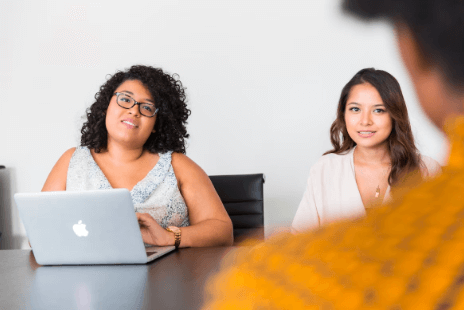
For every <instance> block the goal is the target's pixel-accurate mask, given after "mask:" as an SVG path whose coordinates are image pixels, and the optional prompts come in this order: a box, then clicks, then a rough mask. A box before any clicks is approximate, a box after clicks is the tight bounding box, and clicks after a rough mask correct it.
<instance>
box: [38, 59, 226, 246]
mask: <svg viewBox="0 0 464 310" xmlns="http://www.w3.org/2000/svg"><path fill="white" fill-rule="evenodd" d="M189 115H190V110H189V109H188V108H187V104H186V96H185V92H184V87H183V86H182V83H181V82H180V81H179V80H177V79H176V76H175V75H174V76H170V75H168V74H166V73H164V72H163V70H161V69H158V68H153V67H149V66H132V67H131V68H130V69H129V70H127V71H119V72H117V73H116V74H114V75H113V76H111V77H110V78H109V79H108V80H107V82H106V83H105V84H103V85H102V86H101V87H100V91H99V92H98V93H97V94H96V95H95V102H94V103H93V104H92V105H91V106H90V108H89V109H88V110H87V121H86V122H85V123H84V125H83V126H82V130H81V133H82V136H81V145H80V146H79V147H77V148H72V149H70V150H68V151H66V152H65V153H64V154H63V155H62V157H61V158H60V159H59V160H58V162H57V163H56V165H55V166H54V167H53V169H52V171H51V172H50V175H49V176H48V178H47V181H46V182H45V185H44V187H43V189H42V191H60V190H71V191H75V190H96V189H111V188H127V189H128V190H129V191H130V192H131V196H132V201H133V203H134V207H135V209H136V212H137V213H136V214H137V218H138V220H139V223H140V227H141V233H142V237H143V240H144V242H145V243H146V244H150V245H158V246H164V245H176V247H179V246H180V247H195V246H197V247H199V246H217V245H231V244H232V243H233V236H232V222H231V220H230V218H229V216H228V214H227V212H226V211H225V209H224V206H223V205H222V202H221V200H220V199H219V197H218V195H217V193H216V191H215V189H214V187H213V185H212V183H211V181H210V180H209V178H208V176H207V175H206V174H205V172H204V171H203V170H202V169H201V168H200V167H199V166H197V165H196V164H195V163H194V162H193V161H192V160H190V159H189V158H188V157H187V156H185V155H184V154H185V139H186V138H188V137H189V135H188V133H187V130H186V127H185V125H186V123H187V118H188V116H189Z"/></svg>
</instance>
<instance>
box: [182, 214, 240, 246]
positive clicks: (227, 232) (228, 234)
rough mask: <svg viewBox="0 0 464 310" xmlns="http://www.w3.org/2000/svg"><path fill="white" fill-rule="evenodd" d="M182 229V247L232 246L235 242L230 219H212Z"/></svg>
mask: <svg viewBox="0 0 464 310" xmlns="http://www.w3.org/2000/svg"><path fill="white" fill-rule="evenodd" d="M180 229H181V231H182V236H181V242H180V247H208V246H230V245H232V244H233V242H234V237H233V228H232V222H230V221H222V220H217V219H211V220H205V221H202V222H199V223H196V224H194V225H191V226H187V227H181V228H180Z"/></svg>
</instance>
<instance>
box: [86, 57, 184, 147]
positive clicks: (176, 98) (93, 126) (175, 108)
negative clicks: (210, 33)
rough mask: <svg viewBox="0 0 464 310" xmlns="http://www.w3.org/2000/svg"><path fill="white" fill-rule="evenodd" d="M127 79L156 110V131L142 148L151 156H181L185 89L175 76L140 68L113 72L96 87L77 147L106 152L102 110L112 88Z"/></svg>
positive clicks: (103, 111) (105, 106) (112, 91)
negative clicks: (150, 99) (169, 153)
mask: <svg viewBox="0 0 464 310" xmlns="http://www.w3.org/2000/svg"><path fill="white" fill-rule="evenodd" d="M128 80H138V81H140V82H142V84H143V85H144V86H145V87H146V88H147V89H148V91H149V92H150V94H151V95H152V96H153V99H154V100H155V105H156V107H157V108H159V110H158V114H157V116H156V122H155V127H154V129H155V130H156V132H155V133H152V134H151V135H150V136H149V137H148V139H147V141H146V142H145V144H144V145H143V148H144V149H146V150H148V151H149V152H151V153H164V152H167V151H173V152H179V153H183V154H185V139H186V138H188V137H189V134H188V133H187V128H186V126H185V125H186V124H187V118H188V117H189V115H190V110H189V109H188V108H187V100H186V96H185V88H184V87H183V86H182V83H181V82H180V81H179V80H178V76H177V75H176V74H174V75H172V76H171V75H169V74H167V73H165V72H163V70H162V69H159V68H153V67H150V66H141V65H136V66H132V67H130V68H129V69H128V70H126V71H118V72H116V73H115V74H114V75H113V76H110V77H109V79H108V80H107V81H106V83H105V84H103V85H102V86H101V87H100V91H99V92H97V93H96V94H95V102H94V103H93V104H92V105H91V106H90V108H88V109H87V121H86V122H85V123H84V124H83V126H82V129H81V134H82V135H81V146H87V147H88V148H90V149H93V150H95V152H97V153H100V152H101V151H103V150H105V149H106V147H107V144H108V131H107V129H106V124H105V118H106V110H107V109H108V105H109V104H110V100H111V97H112V96H113V94H114V92H115V90H116V88H118V87H119V85H121V84H122V83H123V82H125V81H128Z"/></svg>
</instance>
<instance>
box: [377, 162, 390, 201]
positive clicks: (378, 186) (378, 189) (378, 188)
mask: <svg viewBox="0 0 464 310" xmlns="http://www.w3.org/2000/svg"><path fill="white" fill-rule="evenodd" d="M390 168H391V164H389V165H388V168H387V169H385V171H384V173H383V175H382V179H383V178H384V177H385V175H386V174H387V171H388V170H390ZM387 182H388V181H387ZM379 196H380V184H378V185H377V188H376V189H375V196H374V197H375V198H379Z"/></svg>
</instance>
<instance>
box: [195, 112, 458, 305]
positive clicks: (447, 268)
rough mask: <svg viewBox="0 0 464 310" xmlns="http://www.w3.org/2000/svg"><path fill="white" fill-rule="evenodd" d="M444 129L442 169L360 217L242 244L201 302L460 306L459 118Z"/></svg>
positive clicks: (209, 286) (213, 303)
mask: <svg viewBox="0 0 464 310" xmlns="http://www.w3.org/2000/svg"><path fill="white" fill-rule="evenodd" d="M446 132H447V134H448V138H449V139H450V142H451V152H450V157H449V161H448V166H446V167H445V168H444V169H443V173H442V174H441V175H440V176H438V177H437V178H435V179H433V180H431V181H428V182H426V183H422V184H421V185H419V186H416V187H414V188H413V187H405V188H403V189H400V190H398V192H399V194H398V197H399V198H397V199H395V201H394V202H393V203H392V204H390V205H387V206H385V207H382V208H379V209H377V210H374V211H373V212H372V214H371V215H369V216H368V217H366V218H363V219H359V220H356V221H349V222H342V223H337V224H332V225H330V226H327V227H325V228H322V229H319V230H317V231H314V232H308V233H305V234H299V235H290V234H281V235H278V236H276V237H274V238H271V239H270V240H268V241H266V242H264V243H261V244H259V245H256V246H254V247H253V248H252V249H251V250H250V249H249V248H248V249H247V247H243V248H242V249H239V250H238V252H237V253H233V254H231V255H229V256H228V259H227V260H226V262H225V264H224V268H223V270H222V271H221V272H220V273H219V274H217V275H215V276H214V277H213V278H212V279H211V280H210V282H209V285H208V288H207V294H206V298H207V303H206V304H205V306H204V308H205V309H240V310H245V309H292V310H293V309H346V310H349V309H464V116H463V117H459V118H456V119H454V120H452V121H449V122H448V123H447V127H446ZM413 181H414V178H411V179H410V180H409V183H411V182H413ZM409 183H408V182H406V184H409Z"/></svg>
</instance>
